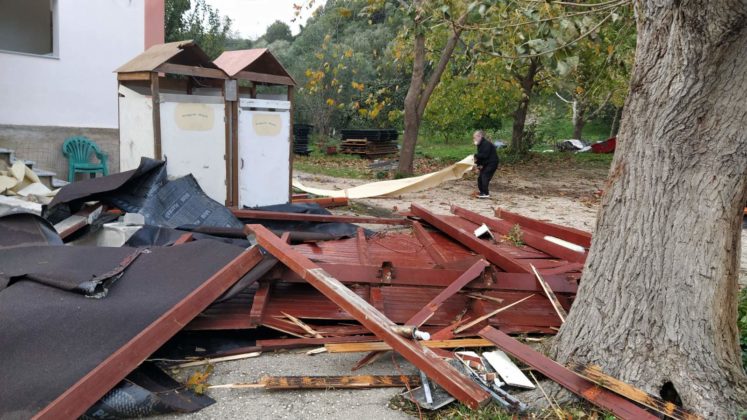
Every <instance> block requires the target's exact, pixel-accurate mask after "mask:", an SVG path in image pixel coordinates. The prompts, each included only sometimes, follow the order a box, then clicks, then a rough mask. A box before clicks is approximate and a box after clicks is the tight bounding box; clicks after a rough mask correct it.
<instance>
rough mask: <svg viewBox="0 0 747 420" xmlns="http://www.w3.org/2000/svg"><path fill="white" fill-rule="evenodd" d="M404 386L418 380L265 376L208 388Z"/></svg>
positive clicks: (281, 388)
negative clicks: (254, 381)
mask: <svg viewBox="0 0 747 420" xmlns="http://www.w3.org/2000/svg"><path fill="white" fill-rule="evenodd" d="M405 386H410V387H416V386H420V378H419V377H417V376H406V375H360V376H265V377H264V378H262V379H260V380H259V382H257V383H238V384H224V385H211V386H210V387H209V388H229V389H242V388H263V389H271V390H292V389H361V388H399V387H405Z"/></svg>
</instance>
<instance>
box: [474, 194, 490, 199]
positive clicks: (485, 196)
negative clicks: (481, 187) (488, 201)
mask: <svg viewBox="0 0 747 420" xmlns="http://www.w3.org/2000/svg"><path fill="white" fill-rule="evenodd" d="M477 198H490V194H480V195H478V196H477Z"/></svg>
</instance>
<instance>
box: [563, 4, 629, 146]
mask: <svg viewBox="0 0 747 420" xmlns="http://www.w3.org/2000/svg"><path fill="white" fill-rule="evenodd" d="M620 11H621V15H620V16H617V17H616V18H614V19H613V21H612V22H610V23H609V24H607V25H603V26H602V27H601V28H600V29H599V31H598V32H597V33H594V34H590V36H588V37H586V38H584V39H582V40H580V41H579V42H578V43H576V45H575V46H574V47H573V50H572V53H573V54H574V55H575V56H576V57H578V58H579V60H578V65H576V66H575V67H574V68H573V69H570V71H569V72H568V74H567V75H564V76H563V77H558V78H556V81H555V82H556V83H555V85H556V86H555V88H556V95H557V96H558V97H559V98H560V99H561V100H562V101H563V102H565V103H566V104H568V105H569V106H570V108H571V122H572V124H573V138H574V139H582V137H583V129H584V126H585V125H586V123H587V122H588V121H590V120H592V119H593V118H595V117H596V116H597V115H600V113H601V112H602V111H603V110H605V109H606V108H607V107H608V105H611V106H612V108H613V109H614V111H613V112H614V113H615V114H614V116H613V117H614V119H613V125H614V121H615V120H616V117H617V112H618V111H617V110H618V109H619V108H621V107H622V106H623V102H624V101H625V96H626V94H627V87H628V78H629V74H630V67H631V65H632V62H633V53H634V51H635V21H634V20H633V13H632V8H630V7H625V8H621V9H620ZM612 131H614V127H612Z"/></svg>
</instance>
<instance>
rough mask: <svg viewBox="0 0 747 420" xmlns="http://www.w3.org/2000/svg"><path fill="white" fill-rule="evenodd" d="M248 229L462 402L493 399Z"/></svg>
mask: <svg viewBox="0 0 747 420" xmlns="http://www.w3.org/2000/svg"><path fill="white" fill-rule="evenodd" d="M246 228H247V233H249V234H254V235H255V236H256V239H257V241H258V243H259V244H260V245H261V246H262V247H263V248H265V249H266V250H267V251H268V252H269V253H270V254H272V255H274V256H275V257H276V258H278V259H279V260H280V261H281V262H282V263H283V264H285V265H286V266H287V267H288V268H290V269H291V270H293V271H295V272H296V273H297V274H299V275H300V276H301V277H302V278H303V279H305V280H306V281H308V282H309V284H311V285H312V286H314V287H315V288H316V289H318V290H319V291H320V292H322V293H323V294H324V295H325V296H326V297H327V298H328V299H330V300H331V301H333V302H334V303H336V304H337V305H338V306H340V308H342V309H344V310H345V311H347V312H348V313H349V314H350V315H352V316H353V317H354V318H355V319H356V320H357V321H358V322H360V323H361V324H362V325H364V326H365V327H366V328H368V329H369V330H370V331H371V332H372V333H374V334H375V335H376V336H378V337H379V338H381V339H382V340H383V341H384V342H386V343H387V344H389V345H390V346H392V348H393V349H394V350H396V351H397V352H398V353H400V354H401V355H402V356H403V357H405V358H406V359H407V360H409V361H410V362H411V363H412V364H413V365H415V366H416V367H417V368H419V369H420V370H422V371H423V372H425V373H426V375H428V376H429V377H430V378H431V379H433V380H434V381H436V383H438V384H439V385H440V386H441V387H442V388H444V389H445V390H446V391H447V392H449V393H450V394H451V395H453V396H454V397H455V398H457V399H458V400H459V401H461V402H462V403H463V404H465V405H466V406H468V407H470V408H473V409H476V408H479V407H481V406H482V405H484V404H486V403H487V402H488V401H489V400H490V395H488V393H486V392H485V391H484V390H483V389H482V388H480V386H479V385H477V384H476V383H474V382H473V381H472V380H470V379H469V378H467V377H465V376H464V375H462V374H461V373H460V372H458V371H457V370H456V369H454V368H453V367H452V366H451V365H449V364H448V363H446V362H445V361H444V360H443V359H441V358H440V357H438V356H437V355H436V354H435V353H434V352H432V351H431V350H429V349H427V348H425V347H423V346H422V345H421V344H420V343H418V342H416V341H414V340H411V339H407V338H405V337H403V336H401V335H399V334H397V333H396V332H394V331H393V328H394V327H396V326H397V325H396V324H395V323H393V322H392V321H390V320H389V319H388V318H386V317H385V316H384V315H383V314H382V313H381V312H379V311H378V310H377V309H376V308H374V307H373V306H372V305H371V304H369V303H368V302H366V301H365V300H363V299H362V298H361V297H360V296H358V295H356V294H355V293H353V292H352V291H351V290H350V289H348V288H347V287H345V286H344V285H343V284H342V283H340V282H339V281H338V280H337V279H335V278H334V277H332V276H331V275H329V274H328V273H327V272H325V271H324V270H323V269H322V268H321V267H319V266H318V265H316V264H314V263H313V262H312V261H311V260H309V259H308V258H306V257H304V256H303V255H301V254H300V253H298V252H297V251H295V250H293V249H292V248H291V247H290V246H289V245H288V244H286V243H284V242H283V241H281V240H280V238H278V237H277V236H275V235H274V234H273V233H272V232H270V231H269V230H267V229H266V228H265V227H263V226H261V225H247V226H246Z"/></svg>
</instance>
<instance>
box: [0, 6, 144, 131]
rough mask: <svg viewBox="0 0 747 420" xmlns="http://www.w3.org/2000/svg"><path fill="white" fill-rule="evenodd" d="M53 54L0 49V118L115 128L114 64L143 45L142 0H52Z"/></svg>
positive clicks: (25, 122)
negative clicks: (53, 4) (54, 26)
mask: <svg viewBox="0 0 747 420" xmlns="http://www.w3.org/2000/svg"><path fill="white" fill-rule="evenodd" d="M56 2H57V17H56V19H55V20H56V22H57V26H58V27H57V30H56V31H55V35H56V37H57V38H56V41H57V42H56V44H57V46H58V48H57V51H56V55H57V57H55V58H52V57H44V56H32V55H24V54H14V53H6V52H0V124H12V125H41V126H62V127H99V128H117V78H116V74H115V73H114V72H113V71H114V69H116V68H117V67H119V66H120V65H122V64H124V63H125V62H127V61H128V60H130V59H131V58H132V57H134V56H136V55H137V54H139V53H141V52H142V51H143V45H144V32H145V29H144V15H145V12H144V0H56Z"/></svg>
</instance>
